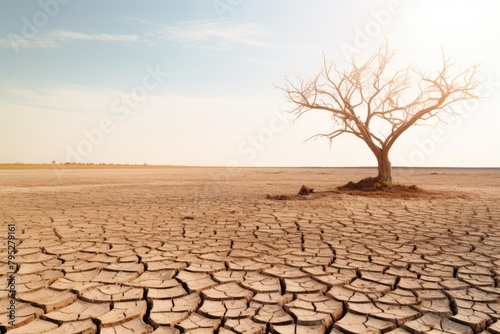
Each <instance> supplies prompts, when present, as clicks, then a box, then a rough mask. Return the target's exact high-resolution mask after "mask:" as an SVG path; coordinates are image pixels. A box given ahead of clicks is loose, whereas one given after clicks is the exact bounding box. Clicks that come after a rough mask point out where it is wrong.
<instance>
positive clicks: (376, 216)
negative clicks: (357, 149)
mask: <svg viewBox="0 0 500 334" xmlns="http://www.w3.org/2000/svg"><path fill="white" fill-rule="evenodd" d="M372 172H373V171H372V170H364V169H320V168H317V169H258V168H245V169H232V170H226V169H213V168H170V169H158V170H140V169H125V170H3V171H0V216H1V220H2V226H3V228H2V234H3V235H1V236H0V237H1V239H0V240H1V241H0V244H1V248H0V280H1V282H2V290H0V332H1V333H5V332H8V333H12V334H15V333H18V334H19V333H22V334H31V333H61V334H71V333H75V334H76V333H101V334H111V333H113V334H116V333H155V334H174V333H221V334H222V333H224V334H229V333H252V334H254V333H255V334H257V333H282V334H289V333H297V334H299V333H300V334H302V333H304V334H305V333H351V334H352V333H398V334H399V333H491V334H498V333H500V321H499V320H500V205H499V204H498V203H499V202H500V190H499V189H500V188H499V187H500V171H499V170H472V171H471V170H440V171H439V173H436V172H432V171H429V170H410V171H405V170H401V171H397V172H396V177H397V178H399V180H400V181H404V182H406V181H408V183H409V184H418V185H419V186H420V187H422V188H426V189H431V190H433V191H436V192H440V193H441V194H442V196H438V197H436V198H432V197H431V198H391V197H387V198H384V197H380V196H377V197H370V196H356V195H349V194H331V195H330V196H321V197H315V198H313V197H310V198H306V199H304V200H282V201H276V200H270V199H266V194H269V193H271V194H296V192H297V190H298V188H299V187H300V186H301V185H302V184H307V185H309V186H311V187H314V188H315V189H317V191H322V190H328V189H334V188H335V187H336V186H339V185H341V184H344V183H346V181H348V180H356V179H361V178H362V177H364V176H366V174H368V175H370V173H372ZM448 190H452V191H454V192H455V195H456V193H457V192H459V193H461V194H462V195H463V196H455V195H454V196H450V197H449V198H448V197H447V196H445V195H446V192H447V191H448ZM9 224H14V226H15V240H16V243H17V253H16V254H15V260H14V262H15V270H14V271H15V273H14V276H15V288H16V296H15V300H16V304H15V305H16V311H15V315H16V319H15V324H14V325H13V326H12V325H9V323H8V320H9V318H8V309H7V308H8V306H9V303H10V298H9V294H8V293H9V291H8V289H7V288H5V286H6V285H7V280H8V278H9V276H10V275H9V274H7V273H8V272H9V268H8V263H7V258H8V251H7V226H8V225H9Z"/></svg>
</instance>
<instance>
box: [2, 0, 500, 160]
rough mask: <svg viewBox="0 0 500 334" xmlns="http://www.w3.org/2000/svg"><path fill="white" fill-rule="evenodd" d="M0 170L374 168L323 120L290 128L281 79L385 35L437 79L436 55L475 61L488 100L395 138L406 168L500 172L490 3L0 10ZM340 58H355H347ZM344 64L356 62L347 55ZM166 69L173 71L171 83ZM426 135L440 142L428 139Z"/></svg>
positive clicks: (497, 75)
mask: <svg viewBox="0 0 500 334" xmlns="http://www.w3.org/2000/svg"><path fill="white" fill-rule="evenodd" d="M1 7H2V8H1V11H0V68H1V73H2V75H1V76H0V162H26V163H27V162H50V161H52V160H56V161H58V162H65V161H81V162H94V163H100V162H106V163H140V164H142V163H149V164H175V165H241V166H370V165H375V162H376V161H375V159H374V158H373V157H372V155H371V153H370V151H369V150H368V149H367V148H366V147H365V144H364V143H363V142H361V141H359V140H358V139H356V138H352V137H349V135H346V136H342V137H339V138H337V140H336V141H335V142H333V145H332V146H331V147H330V146H329V143H328V141H327V140H326V139H325V140H316V141H308V142H304V140H305V139H307V138H308V137H310V136H312V135H314V134H315V133H317V132H321V131H329V130H331V124H330V122H329V117H328V115H325V114H322V113H320V112H318V113H313V114H311V115H310V116H308V117H305V118H303V119H299V120H297V121H295V122H292V121H291V120H290V119H289V116H286V115H285V114H283V113H282V111H283V110H286V109H289V108H290V105H288V104H287V102H286V99H285V96H284V94H283V92H282V91H280V90H279V89H276V88H275V87H274V86H275V85H278V86H280V85H283V84H284V78H285V75H292V74H293V73H296V74H298V75H300V76H303V77H305V78H308V77H311V76H312V75H314V74H315V73H316V72H317V71H318V69H319V67H320V64H321V55H322V52H324V53H325V54H326V55H327V56H328V57H329V58H331V59H335V60H336V61H337V62H338V63H339V65H341V66H343V65H345V61H346V60H348V57H349V56H350V55H351V53H353V54H355V55H356V56H357V57H359V58H363V57H366V56H367V55H369V54H370V53H371V52H373V50H374V49H376V48H377V47H378V45H379V44H380V43H381V42H382V41H384V39H385V38H387V39H388V41H389V43H390V45H391V47H392V48H394V49H395V50H396V52H397V54H396V60H395V61H396V63H397V64H401V65H400V66H405V65H407V64H408V63H412V64H414V65H415V66H418V67H420V68H421V69H422V70H425V71H432V70H435V69H437V67H438V66H439V61H440V59H441V48H442V47H443V48H444V50H445V51H446V53H447V54H448V55H450V56H452V57H453V59H454V60H456V61H457V62H458V63H459V66H463V67H467V66H469V65H471V64H473V63H477V62H481V63H482V67H481V75H482V76H484V78H485V80H486V85H485V86H484V87H483V89H482V93H486V92H488V93H489V95H490V97H489V98H488V99H484V100H482V101H480V102H479V103H478V104H477V105H473V106H469V107H467V106H463V105H462V106H458V108H460V109H463V110H464V111H465V114H464V115H463V116H460V117H459V119H457V121H456V123H455V124H453V123H452V124H449V125H440V126H439V128H438V129H439V132H436V131H438V130H436V129H433V128H431V127H419V128H416V129H414V130H411V131H409V132H408V133H406V134H404V135H403V137H401V138H400V141H399V143H397V144H396V146H395V147H394V149H393V151H392V153H391V158H392V162H393V165H406V166H470V167H481V166H484V167H491V166H500V154H499V153H500V149H499V147H500V131H499V130H498V128H499V124H500V113H499V107H500V92H499V90H500V85H498V84H497V82H500V65H499V62H498V59H500V50H499V49H498V40H499V36H498V35H499V33H500V23H499V22H498V20H497V13H498V12H500V3H499V2H495V1H487V0H483V1H451V0H442V1H431V0H429V1H415V0H413V1H411V0H410V1H403V0H401V1H387V0H377V1H373V0H365V1H347V0H345V1H339V0H337V1H333V0H316V1H307V2H306V1H298V0H280V1H264V0H206V1H202V0H198V1H186V0H183V1H181V0H179V1H159V0H157V1H142V2H139V1H128V0H114V1H97V0H85V1H83V0H72V1H69V0H40V1H5V2H3V3H2V5H1ZM349 50H350V51H349ZM349 52H351V53H349ZM167 73H168V74H167ZM287 117H288V118H287ZM433 131H434V132H433Z"/></svg>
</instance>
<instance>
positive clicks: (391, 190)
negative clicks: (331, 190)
mask: <svg viewBox="0 0 500 334" xmlns="http://www.w3.org/2000/svg"><path fill="white" fill-rule="evenodd" d="M337 189H338V190H339V191H340V192H347V193H349V194H350V195H361V196H383V197H387V196H390V197H435V196H436V195H444V194H441V193H436V192H430V191H426V190H423V189H421V188H419V187H417V186H416V185H410V186H407V185H403V184H392V183H389V182H382V181H380V180H379V179H377V178H375V177H367V178H365V179H362V180H361V181H358V182H356V183H354V182H352V181H350V182H349V183H347V184H345V185H343V186H340V187H338V188H337Z"/></svg>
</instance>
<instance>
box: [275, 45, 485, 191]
mask: <svg viewBox="0 0 500 334" xmlns="http://www.w3.org/2000/svg"><path fill="white" fill-rule="evenodd" d="M394 54H395V53H394V51H393V50H391V49H390V48H389V47H388V44H387V42H386V43H383V44H382V45H381V46H380V48H379V50H378V51H377V52H376V53H375V54H374V55H373V56H371V57H370V58H369V59H368V60H367V61H366V62H364V63H362V64H358V63H357V62H356V61H354V60H353V61H352V62H351V64H350V66H349V69H342V70H341V69H339V68H338V67H337V66H336V64H335V62H333V61H328V60H327V59H326V56H323V64H322V68H321V70H320V72H319V73H318V74H317V75H316V76H315V77H313V78H312V79H310V80H307V81H306V80H303V79H301V78H299V77H296V78H295V80H293V81H292V80H291V79H288V78H287V80H286V84H285V86H284V87H283V88H282V89H283V90H284V91H285V94H286V97H287V98H288V101H289V102H292V104H293V105H294V106H295V107H294V108H293V109H292V110H290V112H293V113H295V114H296V115H297V116H301V115H303V114H304V113H306V112H309V111H312V110H323V111H325V112H329V113H330V115H331V118H332V121H333V131H332V132H330V133H321V134H317V135H315V136H313V137H326V138H328V139H330V141H331V140H333V139H335V138H336V137H338V136H340V135H342V134H345V133H348V134H351V135H354V136H356V137H358V138H360V139H361V140H363V141H364V142H365V143H366V144H367V145H368V147H369V148H370V150H371V151H372V152H373V154H374V155H375V157H376V158H377V162H378V176H377V179H378V180H379V181H382V182H385V181H392V169H391V163H390V160H389V151H390V149H391V148H392V147H393V145H394V143H395V142H396V140H397V139H398V138H399V137H400V136H401V135H402V134H403V133H404V132H405V131H406V130H408V129H409V128H410V127H412V126H414V125H418V124H429V122H433V121H435V122H434V123H438V122H447V121H449V120H450V117H449V116H450V115H452V116H453V115H454V113H455V112H454V110H453V106H456V104H457V103H458V102H460V101H469V100H474V99H477V98H479V97H478V96H477V95H476V93H475V91H476V89H477V88H478V85H479V84H480V82H479V80H478V79H477V76H478V66H477V65H473V66H470V67H467V68H466V69H465V70H458V69H457V64H455V63H453V62H452V61H451V60H450V58H447V57H445V55H444V52H443V55H442V65H441V66H440V68H439V69H438V70H437V71H435V72H431V73H424V72H421V71H419V70H418V69H415V68H413V67H412V66H407V67H406V68H403V69H400V70H391V69H390V65H391V62H392V61H393V58H394ZM445 116H446V117H445Z"/></svg>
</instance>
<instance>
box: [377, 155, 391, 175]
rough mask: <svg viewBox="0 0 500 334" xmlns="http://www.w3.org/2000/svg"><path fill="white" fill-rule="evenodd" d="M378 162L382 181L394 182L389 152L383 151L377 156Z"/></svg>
mask: <svg viewBox="0 0 500 334" xmlns="http://www.w3.org/2000/svg"><path fill="white" fill-rule="evenodd" d="M377 162H378V176H377V179H379V180H380V181H382V182H392V167H391V162H390V160H389V153H388V152H382V153H381V154H380V156H378V157H377Z"/></svg>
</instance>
